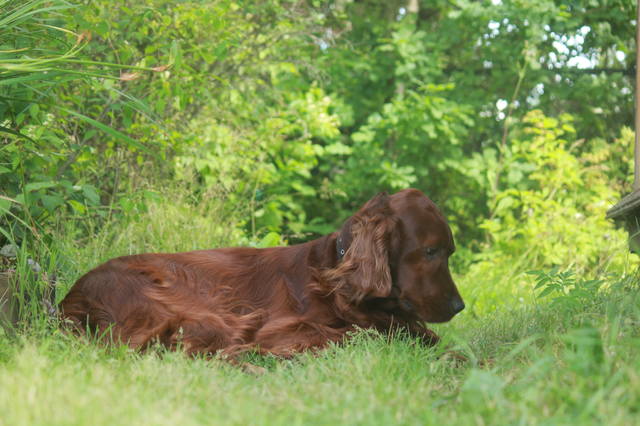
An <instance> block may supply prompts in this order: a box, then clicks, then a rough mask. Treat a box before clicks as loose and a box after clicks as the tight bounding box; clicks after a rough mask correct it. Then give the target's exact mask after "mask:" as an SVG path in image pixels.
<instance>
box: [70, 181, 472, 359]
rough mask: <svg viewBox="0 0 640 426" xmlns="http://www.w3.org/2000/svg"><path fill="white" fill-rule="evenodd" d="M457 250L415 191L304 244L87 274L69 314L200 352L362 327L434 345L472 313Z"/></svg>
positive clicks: (385, 199) (124, 260)
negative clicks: (438, 327) (437, 325)
mask: <svg viewBox="0 0 640 426" xmlns="http://www.w3.org/2000/svg"><path fill="white" fill-rule="evenodd" d="M454 248H455V247H454V242H453V236H452V234H451V230H450V228H449V226H448V225H447V222H446V220H445V218H444V216H443V215H442V213H440V211H439V210H438V208H437V207H436V205H435V204H434V203H433V202H432V201H431V200H430V199H429V198H427V197H426V196H425V195H424V194H423V193H422V192H420V191H418V190H416V189H405V190H403V191H400V192H398V193H396V194H393V195H387V194H386V193H381V194H378V195H377V196H375V197H374V198H372V199H371V200H369V201H368V202H367V203H366V204H365V205H364V206H363V207H362V208H361V209H360V210H359V211H358V212H357V213H356V214H355V215H353V216H352V217H350V218H349V219H348V220H347V221H346V222H345V223H344V225H343V226H342V228H341V229H340V230H338V231H336V232H333V233H332V234H329V235H326V236H324V237H321V238H318V239H316V240H313V241H310V242H307V243H304V244H298V245H293V246H289V247H274V248H266V249H256V248H223V249H214V250H200V251H192V252H188V253H176V254H163V253H152V254H140V255H133V256H124V257H119V258H116V259H112V260H110V261H108V262H106V263H104V264H103V265H101V266H98V267H97V268H95V269H94V270H92V271H90V272H89V273H87V274H86V275H84V276H83V277H82V278H80V279H79V280H78V282H76V284H75V285H74V286H73V288H72V289H71V291H70V292H69V294H67V296H66V297H65V299H64V300H63V301H62V304H61V308H62V312H63V316H64V317H65V318H67V319H69V320H70V321H71V322H72V323H73V324H74V325H75V327H76V328H77V329H78V330H85V329H89V330H92V331H93V332H97V333H101V334H103V335H108V336H111V338H113V339H116V341H119V342H123V343H127V344H129V345H130V346H131V347H134V348H145V347H147V346H148V345H150V344H151V343H153V342H158V343H160V344H162V345H165V346H167V347H169V348H177V347H182V348H184V350H186V351H187V352H188V353H191V354H196V353H204V354H213V353H216V352H218V351H222V352H223V353H227V354H237V353H240V352H243V351H246V350H257V351H259V352H260V353H272V354H276V355H280V356H289V355H292V354H293V353H295V352H299V351H304V350H306V349H309V348H321V347H323V346H325V345H327V343H328V342H337V341H340V340H342V339H343V338H344V337H345V336H346V335H347V333H348V332H349V331H351V330H354V329H355V328H356V327H360V328H374V329H377V330H380V331H383V332H389V331H392V330H397V329H404V330H406V331H407V332H408V333H409V334H410V335H412V336H417V337H420V338H421V339H422V340H423V341H424V342H426V343H427V344H434V343H436V342H437V341H438V337H437V336H436V334H435V333H434V332H432V331H431V330H429V329H428V328H426V327H425V326H424V323H425V322H445V321H448V320H450V319H451V318H452V317H453V316H454V315H455V314H457V313H458V312H460V311H461V310H462V309H464V303H463V301H462V299H461V297H460V295H459V293H458V290H457V289H456V286H455V284H454V282H453V280H452V278H451V274H450V272H449V266H448V258H449V256H450V255H451V254H452V253H453V251H454Z"/></svg>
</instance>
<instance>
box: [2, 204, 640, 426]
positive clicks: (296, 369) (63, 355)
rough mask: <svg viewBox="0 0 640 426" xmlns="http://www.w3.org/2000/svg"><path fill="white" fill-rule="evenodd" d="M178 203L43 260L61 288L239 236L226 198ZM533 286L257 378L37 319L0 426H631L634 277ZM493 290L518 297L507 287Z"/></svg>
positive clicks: (13, 346)
mask: <svg viewBox="0 0 640 426" xmlns="http://www.w3.org/2000/svg"><path fill="white" fill-rule="evenodd" d="M170 198H171V200H172V203H171V207H168V205H164V206H163V205H162V204H159V205H157V206H151V207H150V208H149V209H148V211H147V212H140V213H139V214H137V215H136V217H135V219H133V220H131V221H129V222H123V223H119V224H117V225H116V224H114V225H113V226H108V227H106V228H104V229H102V230H101V231H96V232H92V233H91V234H90V235H91V238H87V239H86V240H83V241H82V244H81V245H80V246H74V243H75V242H76V241H78V240H79V234H78V233H77V232H75V231H73V229H72V228H73V227H70V228H69V229H66V233H65V234H64V235H65V236H64V237H61V240H59V241H58V242H57V243H56V246H55V248H50V249H49V250H48V251H46V253H47V256H44V254H43V255H42V257H43V258H45V257H48V259H49V261H48V262H44V261H41V264H42V266H43V268H44V269H45V271H48V272H51V271H52V270H53V269H57V270H59V272H60V274H61V275H60V277H59V279H60V283H59V286H60V288H61V289H62V291H61V292H60V294H59V295H58V298H61V297H62V296H63V293H64V289H65V288H67V287H68V286H69V285H71V284H72V283H73V281H74V280H75V279H76V278H77V277H78V275H79V274H80V273H82V272H84V271H86V270H87V269H88V268H90V267H92V266H94V265H96V264H97V263H99V262H100V261H102V260H105V259H107V258H109V257H112V256H115V255H118V254H126V253H129V252H139V251H173V250H188V249H192V248H197V247H207V246H209V247H210V246H215V245H217V244H215V243H211V242H213V241H215V242H221V241H222V242H223V243H220V244H229V243H232V242H233V241H238V236H237V235H234V234H233V232H231V233H230V229H233V224H234V222H233V220H234V219H233V216H225V217H226V220H224V221H222V220H220V218H221V217H222V213H221V210H220V206H222V205H223V203H224V200H221V199H219V198H217V197H210V198H205V199H204V200H201V201H200V202H199V204H198V207H197V208H188V203H187V202H186V201H185V200H182V199H180V198H179V197H170ZM212 217H215V218H217V220H213V219H212ZM195 228H197V229H198V230H199V232H197V233H195V234H194V233H193V229H195ZM178 229H182V230H184V232H178V231H177V230H178ZM189 229H191V230H189ZM245 242H246V241H245ZM31 252H32V253H33V252H34V250H31ZM53 253H55V255H53ZM61 265H62V266H61ZM498 266H500V265H498ZM27 269H28V267H27V266H26V262H25V258H24V256H22V257H21V258H20V259H19V261H18V272H22V275H23V276H24V279H23V281H22V285H23V286H28V285H32V286H33V282H35V283H36V284H37V285H43V279H42V277H40V276H34V275H33V274H26V270H27ZM523 279H525V278H523ZM533 282H534V278H533V277H530V278H529V286H528V287H521V288H520V289H519V290H518V291H519V292H520V293H521V294H522V295H528V296H527V297H526V298H524V299H523V300H524V301H523V302H521V303H519V304H514V303H504V304H502V305H494V306H490V307H488V306H485V307H484V308H483V307H481V306H480V307H476V308H475V309H469V310H466V311H465V312H463V313H462V314H461V315H459V316H457V317H456V318H455V319H454V320H453V321H452V322H451V323H450V324H445V325H439V326H437V331H438V332H439V333H440V334H441V335H442V336H443V342H442V344H441V345H439V346H438V347H436V348H427V347H424V346H421V345H419V344H417V343H416V342H415V341H412V340H410V339H408V338H407V337H406V336H401V335H400V336H393V337H391V338H389V337H385V336H381V335H378V334H375V333H369V332H360V333H358V334H356V335H355V336H353V338H352V339H351V340H350V341H348V342H347V343H346V344H344V345H341V346H334V347H331V348H330V349H328V350H326V351H322V352H320V353H319V354H317V355H312V354H303V355H300V356H299V357H296V358H295V359H293V360H279V359H274V358H270V357H264V358H261V357H250V358H249V359H248V361H250V362H251V363H253V364H256V365H258V366H261V367H264V369H265V372H264V374H261V375H255V374H251V373H247V372H244V371H243V370H242V369H240V368H238V367H234V366H232V365H230V364H228V363H227V362H225V361H222V360H218V359H190V358H187V357H185V356H183V355H182V354H181V353H167V352H164V351H162V350H160V349H156V350H152V351H149V352H147V353H144V354H139V353H134V352H132V351H131V350H129V349H127V348H126V347H111V348H105V347H102V346H99V345H97V344H95V343H93V342H90V341H87V340H86V339H80V338H76V337H74V336H70V335H65V334H64V333H62V332H61V331H59V329H58V328H57V327H56V325H55V324H53V325H52V324H50V323H49V322H47V320H46V319H45V317H44V316H43V315H35V316H33V315H32V321H31V325H30V327H27V328H23V329H22V330H21V331H20V332H19V333H18V334H17V335H10V334H6V333H5V334H0V413H2V414H1V415H0V425H12V426H13V425H27V424H28V425H40V424H42V425H55V424H87V425H99V424H109V425H112V424H133V425H134V424H145V425H146V424H171V425H174V424H180V425H183V424H184V425H189V424H239V425H245V424H269V425H272V424H276V425H277V424H282V425H292V424H304V425H307V424H363V425H389V424H427V425H429V424H434V425H435V424H438V425H441V424H462V425H466V424H473V425H482V424H550V425H557V424H607V425H629V424H634V423H637V420H638V418H640V412H639V411H640V357H639V356H638V353H640V290H639V288H638V284H637V280H636V279H635V278H634V277H633V276H629V277H627V278H626V279H621V278H620V277H617V278H616V277H615V276H609V277H608V278H607V286H605V287H607V289H606V290H603V291H600V292H595V291H594V292H592V293H591V294H587V296H588V297H584V295H582V296H580V297H581V298H579V299H575V298H574V299H570V298H569V296H560V295H558V294H555V296H553V295H551V296H550V297H556V299H555V301H553V302H552V303H548V302H546V298H545V299H542V301H538V300H536V299H535V298H534V297H531V292H532V288H533ZM30 283H31V284H30ZM499 284H500V285H502V286H503V290H502V291H504V292H505V294H507V293H509V294H510V295H511V296H513V294H514V292H515V291H516V290H514V287H513V285H511V286H510V285H509V282H502V283H499ZM37 285H36V287H37ZM483 286H486V288H487V289H488V290H487V291H490V292H492V293H495V292H499V290H498V289H499V288H500V286H499V285H498V284H497V283H495V282H492V283H483V282H480V281H478V279H477V277H475V278H474V280H473V281H471V280H469V279H462V280H461V282H460V287H461V292H462V293H463V294H465V293H473V294H476V295H481V294H482V290H481V289H482V288H483ZM490 300H497V299H496V298H492V299H490ZM506 300H510V301H511V300H516V299H514V298H513V297H510V298H506ZM576 301H579V303H575V302H576ZM30 309H31V310H33V311H34V312H35V311H37V309H38V307H37V305H32V306H31V307H30ZM491 311H493V312H491ZM448 351H456V352H457V353H459V354H461V355H464V356H465V357H466V358H467V361H466V362H462V361H460V360H459V359H457V358H456V357H454V356H452V355H451V353H450V352H448Z"/></svg>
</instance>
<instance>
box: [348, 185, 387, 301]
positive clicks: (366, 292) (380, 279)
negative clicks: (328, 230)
mask: <svg viewBox="0 0 640 426" xmlns="http://www.w3.org/2000/svg"><path fill="white" fill-rule="evenodd" d="M394 225H395V222H394V220H393V214H392V211H391V207H390V206H389V195H387V193H385V192H383V193H380V194H378V195H376V196H375V197H373V198H372V199H371V200H369V201H368V202H367V203H366V204H365V205H364V206H363V207H362V208H361V209H360V210H359V211H358V212H357V213H356V214H355V215H353V216H352V217H350V218H349V219H348V220H347V221H346V222H345V224H344V225H343V226H342V228H341V230H340V234H339V236H338V241H340V244H341V246H342V247H346V249H345V252H344V257H343V258H342V265H343V268H341V269H343V271H344V273H345V275H346V276H345V278H346V284H347V285H348V286H349V287H350V288H349V290H350V291H349V292H350V293H351V299H352V300H351V301H352V302H355V303H359V302H361V301H362V300H363V299H365V298H373V297H387V296H389V294H390V292H391V272H390V269H389V244H390V238H391V231H392V229H393V227H394Z"/></svg>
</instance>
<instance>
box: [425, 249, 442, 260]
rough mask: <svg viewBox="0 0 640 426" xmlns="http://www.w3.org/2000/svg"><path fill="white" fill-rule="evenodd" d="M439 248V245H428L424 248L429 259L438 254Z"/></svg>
mask: <svg viewBox="0 0 640 426" xmlns="http://www.w3.org/2000/svg"><path fill="white" fill-rule="evenodd" d="M438 252H439V249H438V248H437V247H427V248H425V249H424V255H425V256H426V257H427V259H433V258H434V257H436V256H437V255H438Z"/></svg>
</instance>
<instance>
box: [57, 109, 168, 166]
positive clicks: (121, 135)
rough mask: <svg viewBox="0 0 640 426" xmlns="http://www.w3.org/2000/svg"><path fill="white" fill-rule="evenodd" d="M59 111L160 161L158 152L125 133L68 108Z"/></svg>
mask: <svg viewBox="0 0 640 426" xmlns="http://www.w3.org/2000/svg"><path fill="white" fill-rule="evenodd" d="M58 109H60V110H62V111H64V112H66V113H67V114H71V115H73V116H75V117H78V118H79V119H81V120H82V121H84V122H86V123H88V124H91V125H92V126H95V127H97V128H98V129H100V130H102V131H103V132H105V133H107V134H108V135H110V136H112V137H114V138H116V139H118V140H121V141H123V142H126V143H127V144H128V145H129V146H133V147H135V148H137V149H139V150H140V151H143V152H145V153H147V154H149V155H151V156H153V157H154V158H156V159H158V160H160V159H161V158H160V155H158V153H157V152H153V151H151V150H150V149H149V148H147V147H146V146H144V145H143V144H141V143H140V142H138V141H137V140H135V139H133V138H131V137H129V136H127V135H125V134H124V133H121V132H119V131H117V130H115V129H113V128H111V127H109V126H107V125H105V124H102V123H100V122H99V121H96V120H94V119H93V118H89V117H87V116H86V115H84V114H80V113H79V112H76V111H72V110H70V109H67V108H62V107H58Z"/></svg>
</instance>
